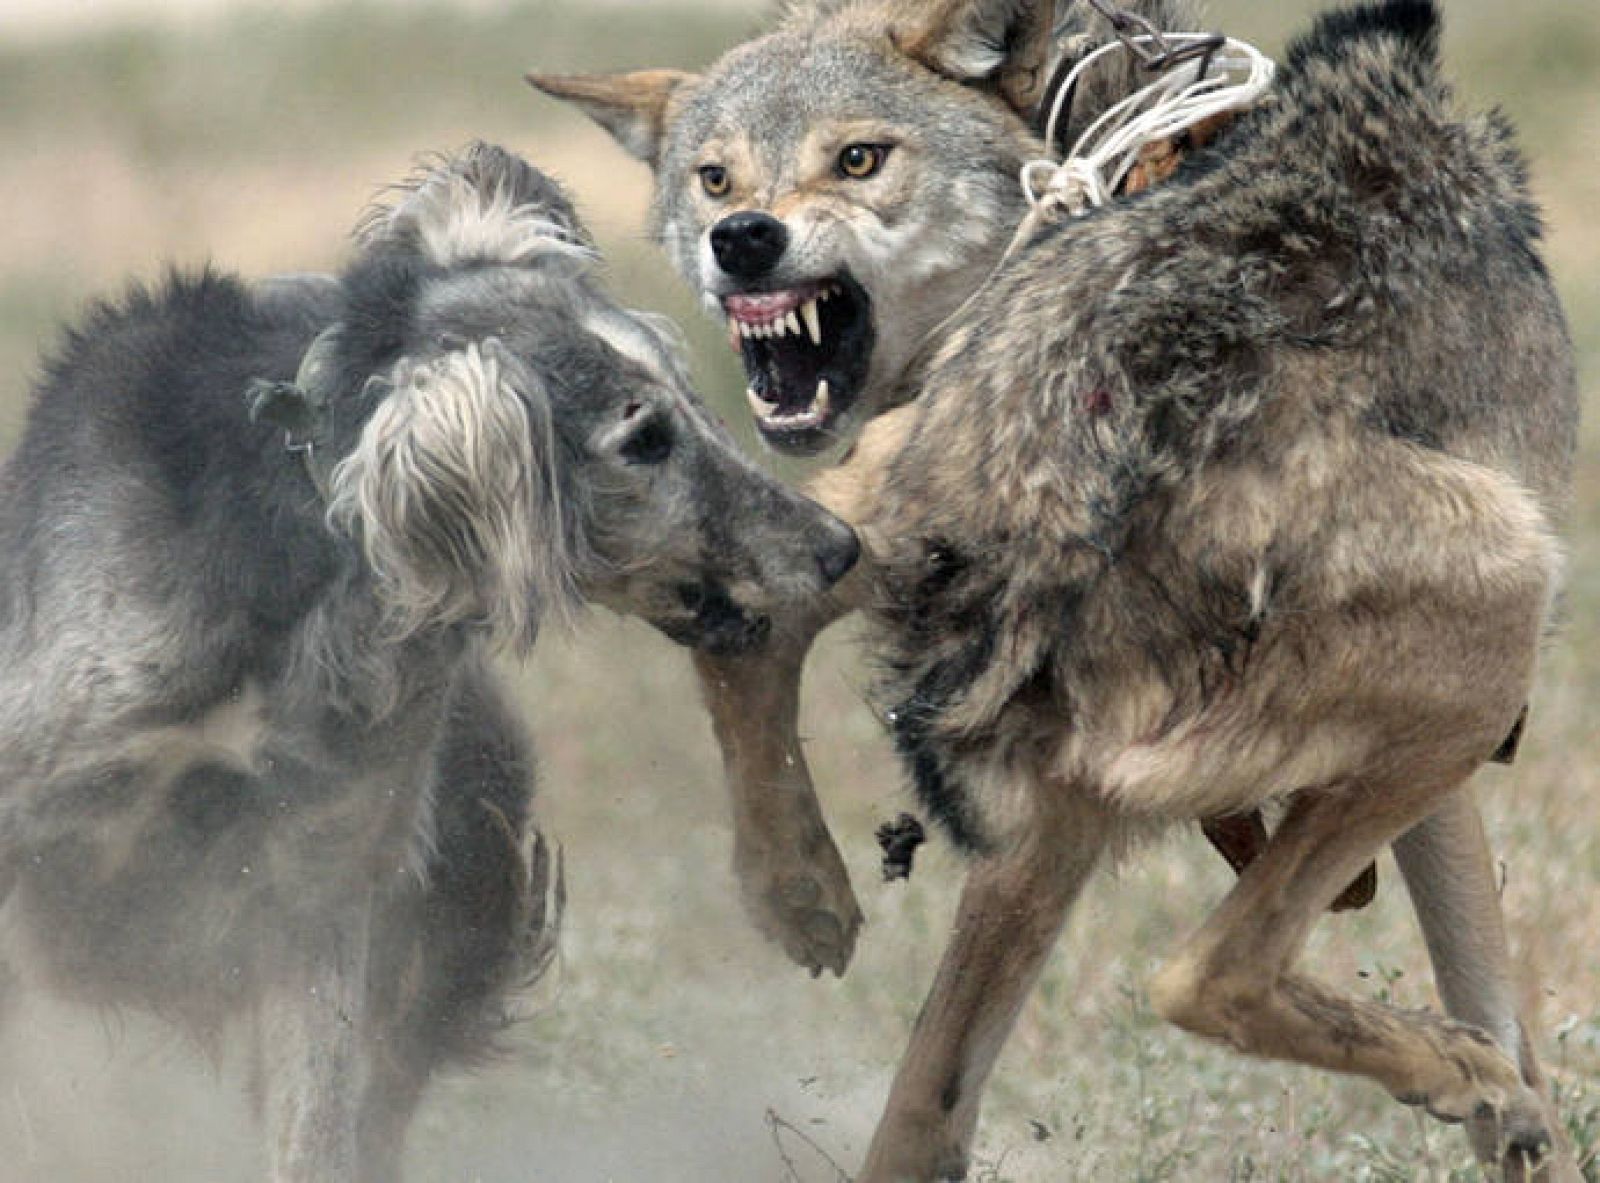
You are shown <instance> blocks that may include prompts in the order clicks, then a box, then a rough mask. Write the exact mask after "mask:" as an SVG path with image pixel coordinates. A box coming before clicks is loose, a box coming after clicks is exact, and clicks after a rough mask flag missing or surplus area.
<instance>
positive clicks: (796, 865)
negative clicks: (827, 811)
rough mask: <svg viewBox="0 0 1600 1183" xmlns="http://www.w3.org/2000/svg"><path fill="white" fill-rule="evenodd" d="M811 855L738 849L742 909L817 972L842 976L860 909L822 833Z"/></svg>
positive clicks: (800, 962)
mask: <svg viewBox="0 0 1600 1183" xmlns="http://www.w3.org/2000/svg"><path fill="white" fill-rule="evenodd" d="M809 845H811V849H810V851H809V852H808V853H809V856H810V857H809V858H807V857H804V856H802V855H801V854H800V853H799V852H796V851H793V850H786V851H784V852H782V853H781V854H778V853H774V852H771V851H768V852H764V853H762V854H756V853H754V852H743V851H742V852H740V853H739V854H738V855H737V856H736V858H735V869H736V870H737V872H738V875H739V885H740V889H741V894H742V895H743V897H744V903H745V908H746V909H747V910H748V911H749V913H750V916H751V918H752V919H753V920H754V921H755V924H756V927H757V928H758V929H760V930H761V932H762V934H763V935H765V936H767V937H768V938H770V939H771V940H773V941H776V942H777V943H778V944H779V945H781V946H782V947H783V951H784V952H785V953H787V954H788V955H789V958H790V960H792V961H793V962H795V964H797V965H799V966H801V967H802V968H804V969H807V970H809V971H810V972H811V976H812V977H817V976H818V975H820V974H821V973H822V971H823V970H825V969H827V970H832V971H833V972H834V974H835V975H838V976H840V977H842V976H843V975H844V971H845V967H846V966H847V965H849V964H850V955H851V954H852V953H853V952H855V947H856V934H857V933H858V932H859V931H860V930H861V920H862V916H861V908H860V906H859V905H858V904H857V903H856V896H855V892H854V891H853V890H852V889H851V887H850V876H849V873H848V872H847V871H846V870H845V867H844V860H843V859H841V858H840V857H839V851H838V848H837V847H835V846H834V844H833V840H832V839H831V838H828V837H827V836H826V835H824V836H823V837H822V840H821V842H820V843H813V844H809Z"/></svg>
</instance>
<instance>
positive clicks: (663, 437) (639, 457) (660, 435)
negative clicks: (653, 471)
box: [618, 415, 672, 464]
mask: <svg viewBox="0 0 1600 1183" xmlns="http://www.w3.org/2000/svg"><path fill="white" fill-rule="evenodd" d="M618 451H619V452H620V453H621V454H622V458H623V459H624V460H626V461H627V462H628V463H629V464H660V463H661V462H662V461H664V460H665V459H666V458H667V457H668V456H670V455H672V428H671V426H670V425H669V424H668V423H667V421H666V420H665V419H664V418H663V417H662V416H660V415H652V416H651V417H650V418H648V419H646V420H645V421H644V422H643V423H641V424H640V425H639V427H638V429H637V430H636V431H634V432H633V434H632V435H630V436H628V438H627V439H626V440H624V441H623V444H622V447H621V448H619V449H618Z"/></svg>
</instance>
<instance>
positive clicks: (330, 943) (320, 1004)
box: [256, 918, 372, 1183]
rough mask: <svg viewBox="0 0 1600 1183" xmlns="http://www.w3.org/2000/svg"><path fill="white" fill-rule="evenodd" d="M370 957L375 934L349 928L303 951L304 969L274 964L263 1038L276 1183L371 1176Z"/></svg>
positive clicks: (260, 1031)
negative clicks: (364, 1157)
mask: <svg viewBox="0 0 1600 1183" xmlns="http://www.w3.org/2000/svg"><path fill="white" fill-rule="evenodd" d="M364 919H365V918H363V920H364ZM346 927H348V926H346ZM366 950H367V934H366V932H365V931H361V932H350V931H341V932H339V933H338V934H337V935H336V936H335V935H325V936H324V937H323V938H322V939H320V940H317V941H316V942H314V943H309V942H308V943H307V945H305V946H304V947H302V948H300V949H298V950H297V951H296V954H295V958H296V960H297V961H298V964H297V965H294V966H282V965H279V966H275V967H274V968H275V970H278V971H280V972H277V973H276V974H275V980H274V981H273V983H272V984H271V985H270V986H269V987H268V988H267V990H266V994H265V997H264V998H263V1000H262V1002H261V1004H260V1014H259V1016H258V1027H257V1033H256V1038H257V1055H258V1056H259V1059H260V1071H261V1087H262V1089H263V1097H262V1102H263V1116H264V1118H265V1122H266V1128H267V1134H268V1138H269V1143H268V1145H269V1153H270V1155H271V1160H272V1183H328V1181H329V1180H338V1179H360V1178H363V1176H361V1175H359V1174H358V1165H359V1164H358V1161H357V1160H358V1153H357V1123H358V1114H359V1112H360V1108H361V1105H362V1103H363V1100H364V1098H365V1097H366V1094H367V1090H368V1089H369V1088H370V1086H371V1076H372V1072H371V1064H370V1062H369V1060H368V1058H367V1055H368V1051H369V1049H368V1048H366V1047H365V1045H364V1035H363V1027H364V1025H365V1022H366V998H365V994H366V982H365V978H366V963H367V952H366Z"/></svg>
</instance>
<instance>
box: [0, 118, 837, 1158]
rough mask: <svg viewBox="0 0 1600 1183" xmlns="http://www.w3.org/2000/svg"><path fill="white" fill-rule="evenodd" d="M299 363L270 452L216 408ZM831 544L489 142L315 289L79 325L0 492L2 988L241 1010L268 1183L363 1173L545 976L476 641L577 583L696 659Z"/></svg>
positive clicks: (829, 557)
mask: <svg viewBox="0 0 1600 1183" xmlns="http://www.w3.org/2000/svg"><path fill="white" fill-rule="evenodd" d="M297 371H298V378H296V382H297V387H296V388H289V387H286V386H281V385H280V386H278V387H275V388H274V387H269V388H267V389H268V390H270V391H273V392H274V393H275V394H276V396H277V397H279V398H280V399H281V398H288V399H290V400H291V401H293V400H296V399H299V400H302V401H301V403H300V404H299V405H298V407H291V410H297V411H298V412H299V413H300V415H301V421H299V422H291V424H290V427H289V431H290V436H291V441H292V442H293V443H295V445H296V446H297V447H298V448H299V449H300V451H299V452H295V451H291V450H289V448H287V447H286V446H285V427H284V426H282V425H277V424H269V423H266V422H255V421H253V418H252V416H251V415H250V413H249V408H248V407H247V402H246V397H245V396H246V390H247V388H248V387H250V386H251V383H252V381H253V380H272V381H276V382H279V383H281V382H283V380H286V379H289V378H295V377H296V374H297ZM307 445H309V448H310V450H309V452H307V451H306V450H305V449H306V447H307ZM854 552H855V542H854V538H853V536H852V535H851V534H850V532H849V531H848V530H847V529H846V528H845V527H844V526H843V525H842V524H841V523H839V522H838V521H837V520H835V519H833V518H831V517H830V516H828V515H826V514H825V513H824V512H823V511H821V510H820V509H817V508H816V507H814V506H811V505H809V504H808V503H806V502H804V501H803V500H802V499H800V498H799V497H797V496H796V495H794V494H792V493H788V492H786V491H784V490H782V489H780V488H778V487H776V486H775V485H774V484H773V483H772V482H771V481H769V480H767V479H766V478H764V477H762V476H761V475H760V474H759V473H758V472H757V471H756V470H755V469H754V468H752V467H751V466H750V465H749V464H748V462H746V461H744V460H743V459H741V458H740V457H739V456H738V455H737V454H736V452H735V451H734V449H733V447H732V446H731V444H730V442H729V440H728V438H727V437H726V435H725V433H723V432H722V431H721V429H720V428H719V427H718V426H717V425H716V424H715V422H714V421H713V420H712V419H711V418H710V416H709V415H707V414H706V413H705V412H704V410H703V409H702V408H701V407H700V406H699V405H698V404H697V403H696V401H695V400H694V397H693V395H692V393H691V392H690V390H689V388H688V386H687V384H686V382H685V380H684V378H683V374H682V370H681V366H680V362H679V361H678V359H677V358H676V356H675V353H674V349H673V346H672V342H671V340H670V339H669V338H668V337H666V336H664V335H663V328H662V326H661V325H659V324H657V323H655V322H654V321H652V320H651V319H649V318H647V317H641V316H639V315H637V314H630V313H628V312H625V311H624V310H622V309H621V308H619V307H618V306H617V305H616V304H615V303H613V302H612V300H611V299H610V298H609V297H608V296H607V295H606V294H605V293H604V292H603V291H602V290H601V289H600V287H599V286H598V285H597V283H596V281H595V277H594V256H593V252H592V250H591V248H590V246H589V245H588V240H587V237H586V235H585V232H584V231H583V229H582V228H581V226H580V225H579V223H578V222H577V219H576V217H575V215H574V213H573V211H572V208H571V206H570V205H569V204H568V202H567V200H566V199H565V198H564V197H563V196H562V195H561V194H560V192H559V191H558V190H557V189H556V187H555V186H554V185H553V184H552V183H551V182H550V181H549V180H548V179H547V178H545V177H543V176H542V175H541V174H539V173H537V172H536V171H534V170H533V169H531V168H529V167H528V166H527V165H526V164H524V163H523V162H522V161H520V160H518V159H517V158H515V157H513V156H511V155H509V154H506V153H504V152H501V151H500V150H498V149H494V148H490V147H486V146H480V147H477V148H474V149H472V150H470V151H468V152H466V153H464V154H462V155H461V156H460V157H459V158H456V159H454V160H449V161H444V162H441V163H440V164H439V165H438V166H437V167H435V168H433V169H432V170H430V171H429V172H428V173H427V174H426V175H424V176H422V177H421V178H420V179H419V180H418V181H417V182H416V183H414V184H412V185H410V186H408V187H406V188H405V189H404V190H402V192H401V195H400V197H399V199H398V201H397V202H396V203H395V204H394V206H393V207H392V208H386V209H381V210H378V211H376V212H375V213H374V215H373V216H372V217H371V219H370V220H369V222H368V224H367V227H366V231H365V234H364V236H363V245H362V249H361V250H360V252H359V254H358V257H357V258H356V259H355V260H354V262H353V263H352V264H351V265H350V267H349V268H348V269H347V270H346V271H345V272H344V273H343V274H342V275H341V276H340V277H339V278H337V279H333V278H325V277H300V278H287V279H281V280H271V281H266V282H263V283H261V284H258V285H250V284H246V283H244V282H241V281H239V280H236V279H233V278H226V277H222V276H218V275H214V274H204V275H200V276H197V277H193V278H173V279H171V280H169V281H168V282H167V283H166V284H165V285H163V286H162V287H160V288H159V289H157V290H153V291H147V290H140V291H136V292H135V293H134V294H132V295H131V296H129V297H128V298H127V299H126V300H124V301H123V302H122V303H120V304H116V305H103V306H101V307H100V308H98V309H97V310H96V311H95V312H93V313H92V314H91V315H90V316H89V317H88V318H87V319H86V320H85V321H84V322H83V323H82V324H81V325H80V326H79V327H78V328H77V329H76V330H75V331H74V332H73V334H72V335H71V336H70V337H69V339H68V341H67V343H66V345H65V347H64V349H63V350H62V352H61V354H60V356H59V357H58V358H57V359H56V360H55V361H54V363H53V364H51V365H50V367H49V372H48V376H47V377H46V378H45V380H44V381H43V382H42V384H41V385H40V387H39V390H38V392H37V396H36V400H35V403H34V407H33V411H32V414H31V417H30V419H29V422H28V425H27V428H26V431H25V434H24V436H23V439H22V442H21V444H20V446H19V448H18V449H17V452H16V453H15V455H14V456H12V457H11V459H10V460H9V462H8V463H7V465H6V466H5V468H4V470H3V471H0V556H3V566H0V938H3V942H4V943H3V945H0V949H3V952H4V963H5V964H6V965H7V966H8V967H9V968H10V969H13V970H16V971H19V972H20V974H21V976H22V977H23V979H24V980H32V981H35V982H37V983H39V984H40V985H42V986H44V987H46V988H49V989H53V990H55V991H57V992H59V993H62V994H64V995H67V996H69V997H72V998H76V999H81V1000H84V1001H88V1002H91V1003H96V1004H102V1005H113V1006H120V1005H137V1006H143V1007H147V1008H149V1009H151V1010H154V1011H156V1012H159V1013H161V1014H163V1015H166V1016H170V1017H171V1018H173V1019H174V1020H176V1021H178V1022H180V1023H181V1024H183V1025H184V1026H186V1027H187V1028H188V1029H189V1030H191V1031H192V1032H194V1033H195V1034H197V1035H198V1036H200V1037H201V1038H203V1039H206V1040H211V1039H214V1038H215V1037H216V1036H218V1035H219V1034H220V1033H221V1031H222V1029H223V1027H224V1026H225V1025H227V1024H228V1023H230V1022H233V1021H241V1022H242V1023H243V1024H244V1025H245V1026H246V1027H248V1028H250V1029H251V1030H253V1032H254V1039H253V1046H254V1051H255V1055H254V1059H255V1062H256V1074H255V1075H256V1089H257V1093H258V1095H259V1099H260V1102H261V1106H262V1109H263V1110H264V1113H263V1116H264V1119H265V1122H266V1126H267V1132H268V1136H269V1138H270V1148H271V1156H272V1170H273V1178H274V1179H275V1180H279V1181H282V1183H288V1181H291V1180H293V1181H303V1183H312V1181H316V1183H327V1181H329V1180H333V1179H361V1180H373V1181H377V1180H384V1181H389V1183H392V1181H393V1180H395V1179H397V1178H398V1177H399V1169H398V1168H399V1156H400V1151H401V1147H402V1144H403V1136H404V1132H405V1127H406V1125H407V1121H408V1119H409V1117H410V1114H411V1111H412V1109H413V1108H414V1106H415V1104H416V1102H417V1100H418V1097H419V1095H420V1092H421V1090H422V1088H423V1087H424V1085H425V1083H426V1081H427V1079H428V1077H429V1075H430V1073H431V1072H432V1070H433V1069H434V1068H435V1067H436V1066H438V1065H440V1064H442V1063H447V1062H450V1061H463V1060H470V1059H472V1058H473V1057H476V1056H481V1055H482V1054H483V1053H484V1052H485V1051H486V1050H487V1049H488V1048H489V1046H490V1041H491V1039H492V1037H493V1036H494V1034H495V1032H497V1031H498V1030H500V1028H501V1027H502V1026H503V1024H504V1022H505V1021H506V1015H507V1008H508V1007H509V1006H511V1005H512V1002H511V994H512V992H513V991H514V990H515V989H516V988H517V987H519V986H520V985H523V984H525V983H527V982H529V981H531V980H532V979H533V978H534V977H536V976H537V975H538V974H539V973H540V972H541V971H542V969H543V968H544V966H545V964H546V963H547V962H548V960H549V957H550V956H551V955H552V954H553V952H554V943H553V942H554V935H555V920H556V918H557V914H558V912H559V896H560V886H559V876H558V875H557V874H556V872H555V868H554V865H553V861H552V859H551V857H550V855H549V853H548V851H547V850H546V847H545V845H544V843H543V842H542V840H541V839H540V838H539V835H538V832H537V831H536V829H535V828H534V827H533V825H532V823H531V821H530V817H529V805H530V794H531V791H532V769H531V764H530V755H529V752H528V749H527V745H526V743H525V742H524V740H523V737H522V734H521V729H520V727H519V726H518V724H517V722H516V720H515V718H514V716H513V715H512V713H511V712H510V710H509V709H508V707H507V706H506V705H505V704H504V703H503V702H502V698H501V694H500V692H499V690H498V689H497V687H496V685H495V683H494V680H493V678H492V676H491V673H490V670H489V667H488V663H487V658H486V650H487V648H488V646H489V645H490V644H491V643H496V642H498V643H507V644H511V645H513V646H517V647H521V646H525V645H526V644H529V643H531V641H532V639H533V636H534V632H535V630H536V629H537V627H538V625H539V622H540V620H541V619H544V618H548V617H550V616H552V615H559V614H562V613H570V612H572V611H573V610H575V609H576V607H577V606H578V604H579V602H580V601H581V600H582V599H600V600H603V601H605V602H607V603H609V604H612V605H613V606H615V607H617V608H619V609H623V610H628V611H633V612H637V613H639V614H641V615H643V616H645V617H646V618H648V619H651V620H653V621H654V622H655V623H657V624H658V625H659V626H660V627H662V628H663V629H664V630H666V631H667V632H669V633H670V634H672V635H674V636H675V637H677V638H678V639H680V640H683V641H686V642H691V643H697V644H703V645H709V646H712V647H714V648H719V649H722V650H726V651H732V650H735V649H737V648H739V647H740V646H742V645H747V644H750V643H752V642H754V641H756V640H759V638H760V637H761V636H762V635H763V634H764V630H765V625H764V617H765V614H766V613H768V612H770V611H772V610H773V609H774V607H775V606H779V605H781V604H782V603H784V602H785V600H786V598H788V597H805V596H811V595H815V594H816V593H818V592H819V591H820V590H822V589H823V588H825V587H826V586H827V585H828V584H829V583H830V582H831V580H832V579H833V578H834V577H836V576H837V575H838V574H839V573H841V571H842V570H843V569H844V568H845V567H847V566H848V564H849V561H850V559H851V557H852V556H853V554H854Z"/></svg>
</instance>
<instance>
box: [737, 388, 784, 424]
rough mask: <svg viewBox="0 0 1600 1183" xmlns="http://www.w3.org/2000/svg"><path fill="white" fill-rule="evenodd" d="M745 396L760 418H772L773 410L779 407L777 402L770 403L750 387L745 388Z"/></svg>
mask: <svg viewBox="0 0 1600 1183" xmlns="http://www.w3.org/2000/svg"><path fill="white" fill-rule="evenodd" d="M744 396H745V398H747V399H749V400H750V409H751V410H752V411H754V412H755V413H756V416H757V417H758V418H761V419H770V418H771V417H772V414H773V412H774V411H776V410H777V409H778V404H777V403H769V402H768V401H767V400H766V399H764V398H762V397H761V396H760V395H759V394H757V393H756V392H755V391H754V390H753V389H751V388H750V387H746V388H745V392H744Z"/></svg>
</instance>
